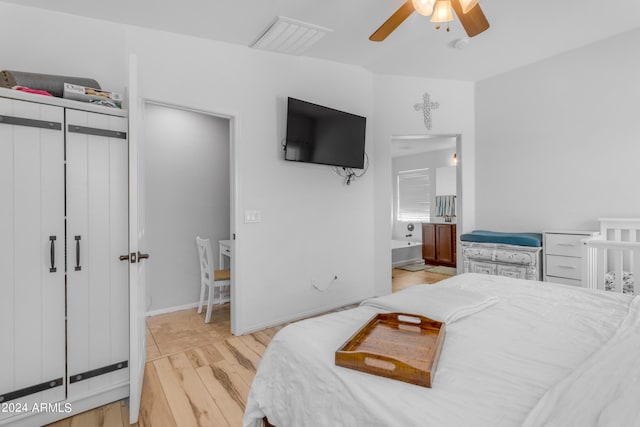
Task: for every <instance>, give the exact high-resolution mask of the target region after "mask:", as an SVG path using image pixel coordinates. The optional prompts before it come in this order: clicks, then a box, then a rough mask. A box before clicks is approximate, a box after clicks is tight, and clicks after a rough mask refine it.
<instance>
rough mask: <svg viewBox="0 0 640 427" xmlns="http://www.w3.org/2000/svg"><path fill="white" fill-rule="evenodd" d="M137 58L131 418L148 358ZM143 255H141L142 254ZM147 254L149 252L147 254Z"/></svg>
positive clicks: (132, 126)
mask: <svg viewBox="0 0 640 427" xmlns="http://www.w3.org/2000/svg"><path fill="white" fill-rule="evenodd" d="M141 133H142V101H141V99H140V95H139V93H138V61H137V57H136V56H135V55H130V56H129V262H130V263H131V268H130V269H129V305H130V307H129V310H130V313H129V316H130V320H129V340H130V345H129V364H130V380H129V422H131V423H132V424H133V423H136V422H138V413H139V412H140V400H141V397H142V384H143V379H144V365H145V362H146V323H145V315H146V288H145V264H146V263H145V262H140V261H144V257H145V255H146V254H144V253H143V252H144V235H145V228H144V178H143V177H144V170H143V165H144V162H143V161H142V160H143V158H142V151H143V150H142V141H143V138H142V135H141ZM141 256H142V257H141ZM147 256H148V255H147Z"/></svg>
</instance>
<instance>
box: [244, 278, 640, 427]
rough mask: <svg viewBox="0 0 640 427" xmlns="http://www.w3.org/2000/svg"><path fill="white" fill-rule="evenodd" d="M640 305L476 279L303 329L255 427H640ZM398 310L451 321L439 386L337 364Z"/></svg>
mask: <svg viewBox="0 0 640 427" xmlns="http://www.w3.org/2000/svg"><path fill="white" fill-rule="evenodd" d="M639 298H640V297H635V298H634V297H633V296H630V295H625V294H621V293H613V292H605V291H594V290H590V289H585V288H575V287H570V286H566V285H559V284H552V283H545V282H536V281H529V280H521V279H512V278H507V277H500V276H487V275H481V274H469V273H468V274H463V275H459V276H455V277H453V278H451V279H447V280H445V281H442V282H439V283H437V284H435V285H416V286H413V287H411V288H408V289H405V290H403V291H400V292H397V293H394V294H392V295H388V296H384V297H380V298H373V299H369V300H365V301H364V302H363V303H362V304H361V305H360V306H359V307H357V308H354V309H351V310H345V311H340V312H336V313H331V314H327V315H324V316H321V317H317V318H312V319H307V320H304V321H300V322H297V323H293V324H291V325H289V326H287V327H285V328H283V329H282V330H281V331H280V332H279V333H278V334H276V336H275V337H274V338H273V340H272V341H271V343H270V344H269V347H268V348H267V350H266V352H265V354H264V356H263V358H262V360H261V362H260V365H259V368H258V371H257V373H256V376H255V379H254V381H253V384H252V386H251V391H250V393H249V397H248V400H247V405H246V410H245V415H244V426H245V427H258V426H260V425H261V424H262V422H263V419H265V418H266V419H268V421H269V423H271V424H273V425H275V426H278V427H287V426H296V427H304V426H314V427H317V426H367V427H368V426H421V427H423V426H438V427H446V426H474V427H481V426H491V427H496V426H521V425H524V426H542V425H545V426H569V425H576V426H577V425H579V426H589V425H609V426H629V425H637V426H640V405H638V404H637V402H638V397H637V396H640V363H638V358H639V357H640V299H639ZM394 311H400V312H406V313H413V314H419V315H423V316H427V317H430V318H432V319H434V320H439V321H445V324H446V338H445V341H444V346H443V348H442V353H441V355H440V360H439V363H438V367H437V370H436V373H435V378H434V380H433V387H432V388H426V387H421V386H416V385H412V384H407V383H404V382H400V381H396V380H392V379H388V378H384V377H379V376H375V375H370V374H366V373H362V372H359V371H355V370H351V369H346V368H342V367H338V366H335V363H334V352H335V350H336V349H338V348H339V347H340V346H341V345H342V344H343V343H344V342H345V341H346V340H347V339H348V338H349V337H350V336H351V335H352V334H353V333H354V332H355V331H356V330H358V329H359V328H360V326H362V325H363V324H364V323H365V322H366V321H367V320H369V319H370V318H371V317H372V316H374V315H375V314H376V313H379V312H394Z"/></svg>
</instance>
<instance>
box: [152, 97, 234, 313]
mask: <svg viewBox="0 0 640 427" xmlns="http://www.w3.org/2000/svg"><path fill="white" fill-rule="evenodd" d="M232 121H233V119H232V118H230V117H224V116H220V115H217V114H214V113H209V112H203V111H198V110H193V109H190V108H185V107H179V106H175V105H169V104H164V103H159V102H154V101H149V100H147V101H145V103H144V144H145V145H144V149H145V155H144V159H143V165H142V167H143V170H144V172H143V173H144V180H145V191H144V210H145V222H146V225H145V228H146V233H145V234H146V240H147V242H146V247H147V248H148V251H149V253H150V254H151V255H152V256H151V257H150V259H149V262H148V265H147V295H148V297H147V312H148V314H149V315H156V314H162V313H168V312H172V311H177V310H183V309H188V308H193V307H196V306H197V305H198V301H199V296H200V266H199V259H198V251H197V247H196V243H195V238H196V236H200V237H202V238H208V239H210V241H211V247H212V255H213V259H214V265H215V268H220V266H219V265H218V263H219V259H220V258H223V260H224V257H220V256H219V255H220V254H219V247H220V246H219V244H218V242H219V241H227V242H228V241H230V240H231V238H232V234H231V233H232V231H231V230H232V218H233V217H232V210H233V205H232V202H231V201H232V194H233V193H232V187H233V182H232V176H233V175H232V173H231V172H232V163H231V153H232V145H231V141H232ZM226 262H227V265H226V267H227V268H233V267H232V266H230V265H229V264H231V263H229V261H226ZM232 264H235V263H232Z"/></svg>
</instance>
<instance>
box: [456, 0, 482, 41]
mask: <svg viewBox="0 0 640 427" xmlns="http://www.w3.org/2000/svg"><path fill="white" fill-rule="evenodd" d="M451 6H453V10H455V11H456V15H458V19H459V20H460V23H461V24H462V26H463V27H464V30H465V31H466V32H467V35H468V36H469V37H473V36H477V35H478V34H480V33H481V32H483V31H485V30H487V29H489V21H487V17H486V16H484V12H482V9H480V4H476V5H475V6H474V7H473V9H471V10H470V11H468V12H467V13H463V12H462V6H461V5H460V2H459V1H458V0H451Z"/></svg>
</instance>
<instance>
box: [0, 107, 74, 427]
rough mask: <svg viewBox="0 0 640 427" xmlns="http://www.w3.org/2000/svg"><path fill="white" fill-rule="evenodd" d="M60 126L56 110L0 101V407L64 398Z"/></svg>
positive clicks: (6, 412)
mask: <svg viewBox="0 0 640 427" xmlns="http://www.w3.org/2000/svg"><path fill="white" fill-rule="evenodd" d="M63 122H64V117H63V109H62V108H60V107H54V106H47V105H41V104H37V103H33V102H24V101H17V100H10V99H5V98H0V236H2V237H1V238H0V325H2V344H0V403H2V404H3V405H5V404H11V405H16V404H19V405H26V406H27V407H28V408H30V409H31V408H32V407H33V405H34V404H36V403H39V402H57V401H61V400H64V398H65V387H64V385H65V381H64V378H65V331H64V327H65V325H64V304H65V299H64V298H65V297H64V286H65V284H64V269H65V264H64V132H63ZM3 408H5V406H3ZM9 408H11V407H9ZM15 408H17V410H3V411H0V422H1V420H2V419H4V418H7V417H10V416H12V415H16V414H18V413H20V409H22V408H24V406H17V407H15Z"/></svg>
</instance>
